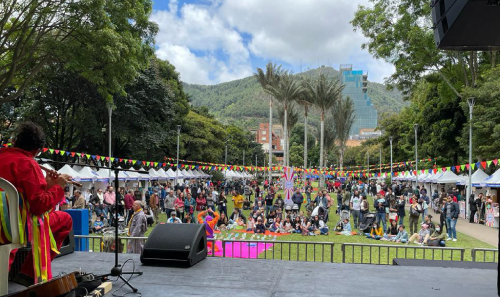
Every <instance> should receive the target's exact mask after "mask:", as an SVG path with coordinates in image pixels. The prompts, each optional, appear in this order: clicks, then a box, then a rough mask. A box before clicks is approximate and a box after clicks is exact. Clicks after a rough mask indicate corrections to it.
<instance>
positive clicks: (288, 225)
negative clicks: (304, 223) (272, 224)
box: [282, 217, 293, 233]
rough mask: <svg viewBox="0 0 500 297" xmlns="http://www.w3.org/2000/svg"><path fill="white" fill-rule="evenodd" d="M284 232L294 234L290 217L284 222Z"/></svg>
mask: <svg viewBox="0 0 500 297" xmlns="http://www.w3.org/2000/svg"><path fill="white" fill-rule="evenodd" d="M282 224H283V230H284V232H282V233H292V231H293V226H292V222H291V221H290V217H287V218H286V219H285V220H284V221H283V223H282Z"/></svg>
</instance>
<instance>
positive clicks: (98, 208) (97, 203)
mask: <svg viewBox="0 0 500 297" xmlns="http://www.w3.org/2000/svg"><path fill="white" fill-rule="evenodd" d="M90 203H92V204H93V205H94V212H95V215H96V216H97V217H101V219H102V218H104V217H106V218H107V217H108V213H107V212H105V208H104V204H103V203H104V195H103V193H102V189H97V192H96V193H95V194H94V196H92V198H91V199H90Z"/></svg>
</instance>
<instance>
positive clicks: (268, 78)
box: [254, 62, 282, 184]
mask: <svg viewBox="0 0 500 297" xmlns="http://www.w3.org/2000/svg"><path fill="white" fill-rule="evenodd" d="M281 72H282V70H281V66H277V65H276V64H273V63H271V62H269V63H267V65H266V72H264V71H263V70H262V69H261V68H257V73H255V74H254V77H255V78H256V79H257V81H258V82H259V84H260V85H261V87H262V89H263V90H264V92H266V93H267V94H269V135H268V138H269V163H268V166H269V168H271V167H272V164H273V96H272V94H271V93H270V92H269V90H268V87H269V86H270V85H276V84H277V82H278V80H279V77H280V73H281ZM271 182H272V174H271V170H269V184H271Z"/></svg>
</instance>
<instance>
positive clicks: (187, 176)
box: [179, 169, 196, 178]
mask: <svg viewBox="0 0 500 297" xmlns="http://www.w3.org/2000/svg"><path fill="white" fill-rule="evenodd" d="M181 172H182V175H184V177H185V178H196V177H195V176H193V175H191V174H189V173H188V172H187V171H186V169H182V170H181V171H179V173H181Z"/></svg>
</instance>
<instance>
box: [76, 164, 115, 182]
mask: <svg viewBox="0 0 500 297" xmlns="http://www.w3.org/2000/svg"><path fill="white" fill-rule="evenodd" d="M78 173H79V174H80V176H81V177H82V181H94V182H95V181H107V180H108V177H102V176H100V175H99V174H98V173H97V172H95V171H94V170H93V169H92V168H90V167H88V166H85V167H83V168H82V169H80V171H78Z"/></svg>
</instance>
